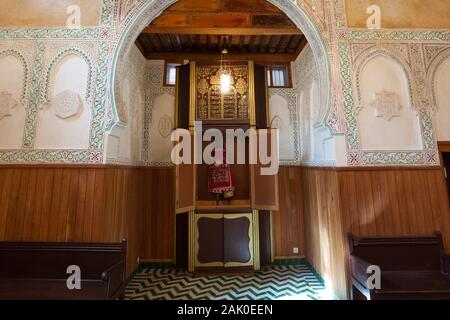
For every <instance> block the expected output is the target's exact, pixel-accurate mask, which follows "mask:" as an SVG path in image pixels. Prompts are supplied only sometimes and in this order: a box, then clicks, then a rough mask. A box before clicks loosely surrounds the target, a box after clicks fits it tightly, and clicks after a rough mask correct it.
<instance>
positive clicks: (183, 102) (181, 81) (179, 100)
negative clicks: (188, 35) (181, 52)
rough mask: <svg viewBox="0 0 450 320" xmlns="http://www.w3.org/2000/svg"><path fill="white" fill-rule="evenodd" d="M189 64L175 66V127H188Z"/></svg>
mask: <svg viewBox="0 0 450 320" xmlns="http://www.w3.org/2000/svg"><path fill="white" fill-rule="evenodd" d="M190 79H191V65H190V64H187V65H183V66H179V67H177V84H176V107H175V108H176V109H175V110H176V121H177V128H181V129H189V113H190V103H191V85H190V81H191V80H190Z"/></svg>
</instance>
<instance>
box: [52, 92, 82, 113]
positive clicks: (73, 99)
mask: <svg viewBox="0 0 450 320" xmlns="http://www.w3.org/2000/svg"><path fill="white" fill-rule="evenodd" d="M81 104H82V102H81V98H80V95H79V94H78V93H76V92H73V91H71V90H65V91H63V92H61V93H59V94H57V95H56V97H55V98H54V99H53V102H52V108H53V109H54V110H55V114H56V115H57V116H58V117H60V118H61V119H67V118H70V117H73V116H74V115H76V114H77V113H78V112H79V111H80V109H81Z"/></svg>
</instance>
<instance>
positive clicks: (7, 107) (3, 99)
mask: <svg viewBox="0 0 450 320" xmlns="http://www.w3.org/2000/svg"><path fill="white" fill-rule="evenodd" d="M17 105H18V103H17V101H16V100H14V98H13V97H12V94H11V93H9V92H8V91H2V92H0V120H2V119H3V118H5V117H7V116H10V115H11V110H12V109H13V108H14V107H16V106H17Z"/></svg>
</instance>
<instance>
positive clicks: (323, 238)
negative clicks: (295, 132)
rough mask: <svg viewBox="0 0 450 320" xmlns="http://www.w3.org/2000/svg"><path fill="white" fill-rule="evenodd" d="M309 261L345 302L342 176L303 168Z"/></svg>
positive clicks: (333, 171) (335, 172)
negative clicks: (341, 200) (340, 190)
mask: <svg viewBox="0 0 450 320" xmlns="http://www.w3.org/2000/svg"><path fill="white" fill-rule="evenodd" d="M301 170H302V171H303V172H302V173H303V174H302V180H303V181H302V182H303V188H304V190H305V193H304V199H305V200H304V201H305V206H304V209H305V237H306V239H307V240H306V258H307V260H308V261H309V263H310V264H311V265H312V266H313V267H314V269H315V270H316V271H317V272H318V273H319V274H320V275H321V276H322V278H323V279H324V280H325V283H326V284H327V287H329V288H331V290H333V292H335V293H336V294H337V295H338V297H340V298H345V297H346V295H347V293H346V290H347V289H346V277H345V274H346V269H345V268H346V266H345V263H344V259H345V254H346V253H345V245H344V230H343V228H342V221H341V215H340V200H339V185H338V172H337V171H335V170H331V169H330V170H329V169H319V168H302V169H301Z"/></svg>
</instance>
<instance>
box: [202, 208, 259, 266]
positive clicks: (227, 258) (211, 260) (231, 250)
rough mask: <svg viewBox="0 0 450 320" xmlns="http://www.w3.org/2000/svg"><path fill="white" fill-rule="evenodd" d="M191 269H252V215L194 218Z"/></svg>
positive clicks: (253, 249)
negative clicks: (193, 266)
mask: <svg viewBox="0 0 450 320" xmlns="http://www.w3.org/2000/svg"><path fill="white" fill-rule="evenodd" d="M194 217H195V218H194V219H195V223H194V238H195V243H194V260H195V268H196V269H197V270H198V268H208V267H251V268H254V267H255V266H254V263H255V259H254V253H255V248H254V243H255V241H254V226H253V214H252V213H242V214H239V213H238V214H220V213H215V214H202V213H199V214H194Z"/></svg>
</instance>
